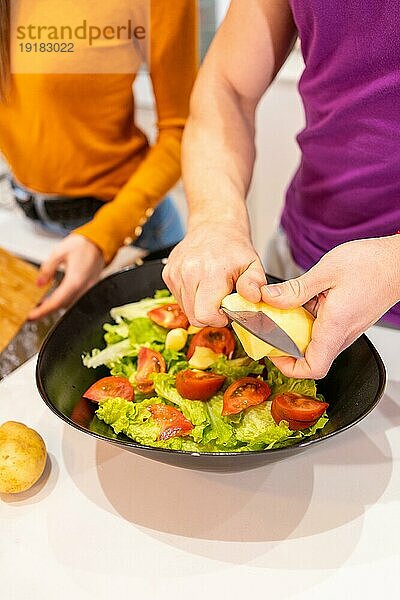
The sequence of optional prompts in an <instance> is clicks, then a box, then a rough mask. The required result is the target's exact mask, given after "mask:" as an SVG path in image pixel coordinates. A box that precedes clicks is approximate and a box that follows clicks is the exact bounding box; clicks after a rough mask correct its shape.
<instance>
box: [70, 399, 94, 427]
mask: <svg viewBox="0 0 400 600" xmlns="http://www.w3.org/2000/svg"><path fill="white" fill-rule="evenodd" d="M95 410H96V407H95V406H94V404H93V403H92V402H90V400H88V399H87V398H84V397H83V396H82V398H80V400H79V402H77V403H76V404H75V406H74V408H73V410H72V413H71V421H73V422H74V423H76V424H77V425H80V426H81V427H85V428H86V429H88V427H89V423H90V421H91V420H92V419H93V416H94V413H95Z"/></svg>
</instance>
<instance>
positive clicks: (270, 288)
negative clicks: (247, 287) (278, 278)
mask: <svg viewBox="0 0 400 600" xmlns="http://www.w3.org/2000/svg"><path fill="white" fill-rule="evenodd" d="M264 290H265V291H266V292H267V294H268V295H269V296H271V298H277V297H278V296H280V295H281V294H282V288H281V286H280V285H279V284H273V285H265V286H264Z"/></svg>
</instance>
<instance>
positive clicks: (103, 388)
mask: <svg viewBox="0 0 400 600" xmlns="http://www.w3.org/2000/svg"><path fill="white" fill-rule="evenodd" d="M83 396H84V397H85V398H88V399H89V400H92V401H93V402H101V401H102V400H105V399H106V398H125V400H129V402H131V401H132V400H133V398H134V397H135V391H134V389H133V387H132V385H131V384H130V383H129V381H128V379H125V377H115V376H113V375H110V377H103V379H99V381H96V383H94V384H93V385H91V386H90V388H89V389H88V390H86V392H85V393H84V394H83Z"/></svg>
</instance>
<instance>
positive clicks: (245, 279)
mask: <svg viewBox="0 0 400 600" xmlns="http://www.w3.org/2000/svg"><path fill="white" fill-rule="evenodd" d="M163 278H164V281H165V283H166V284H167V286H168V287H169V289H170V290H171V292H172V293H173V294H174V296H175V298H176V300H177V302H178V303H179V304H180V306H181V307H182V309H183V310H184V311H185V313H186V315H187V317H188V319H189V321H190V322H191V323H192V325H196V326H197V327H204V326H205V325H212V326H215V327H222V326H224V325H226V324H227V322H228V320H227V318H226V316H225V315H224V314H223V313H222V312H221V310H220V306H221V300H222V299H223V298H224V297H225V296H226V295H227V294H229V293H230V292H231V291H232V290H233V288H234V286H235V284H236V288H237V290H238V292H239V293H240V294H241V295H242V296H244V297H245V298H246V299H247V300H250V301H251V302H259V301H260V300H261V291H260V288H261V287H262V286H263V285H265V284H266V278H265V274H264V269H263V267H262V265H261V261H260V259H259V257H258V255H257V253H256V251H255V250H254V248H253V246H252V244H251V241H250V238H249V235H248V233H247V228H246V227H244V229H243V230H242V229H241V227H240V224H238V223H236V224H235V225H231V226H229V225H226V224H222V223H221V224H216V225H210V224H206V225H202V226H200V225H199V226H197V227H194V228H191V229H189V233H188V234H187V236H186V237H185V239H184V240H183V241H182V242H181V243H180V244H179V245H178V246H177V247H176V248H175V249H174V250H173V251H172V253H171V255H170V257H169V259H168V263H167V265H166V267H165V269H164V272H163Z"/></svg>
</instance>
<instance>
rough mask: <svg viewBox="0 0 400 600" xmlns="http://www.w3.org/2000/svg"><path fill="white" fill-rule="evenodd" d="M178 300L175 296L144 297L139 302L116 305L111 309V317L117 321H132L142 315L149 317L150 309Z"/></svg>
mask: <svg viewBox="0 0 400 600" xmlns="http://www.w3.org/2000/svg"><path fill="white" fill-rule="evenodd" d="M171 302H176V300H175V299H174V297H173V296H168V297H167V296H162V297H161V298H143V300H139V302H132V303H131V304H124V305H123V306H116V307H115V308H112V309H111V311H110V314H111V317H112V318H113V319H114V321H116V322H117V323H121V322H122V320H123V319H125V320H126V321H132V320H133V319H137V318H140V317H147V313H148V312H149V310H153V308H158V307H159V306H163V305H164V304H171Z"/></svg>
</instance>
